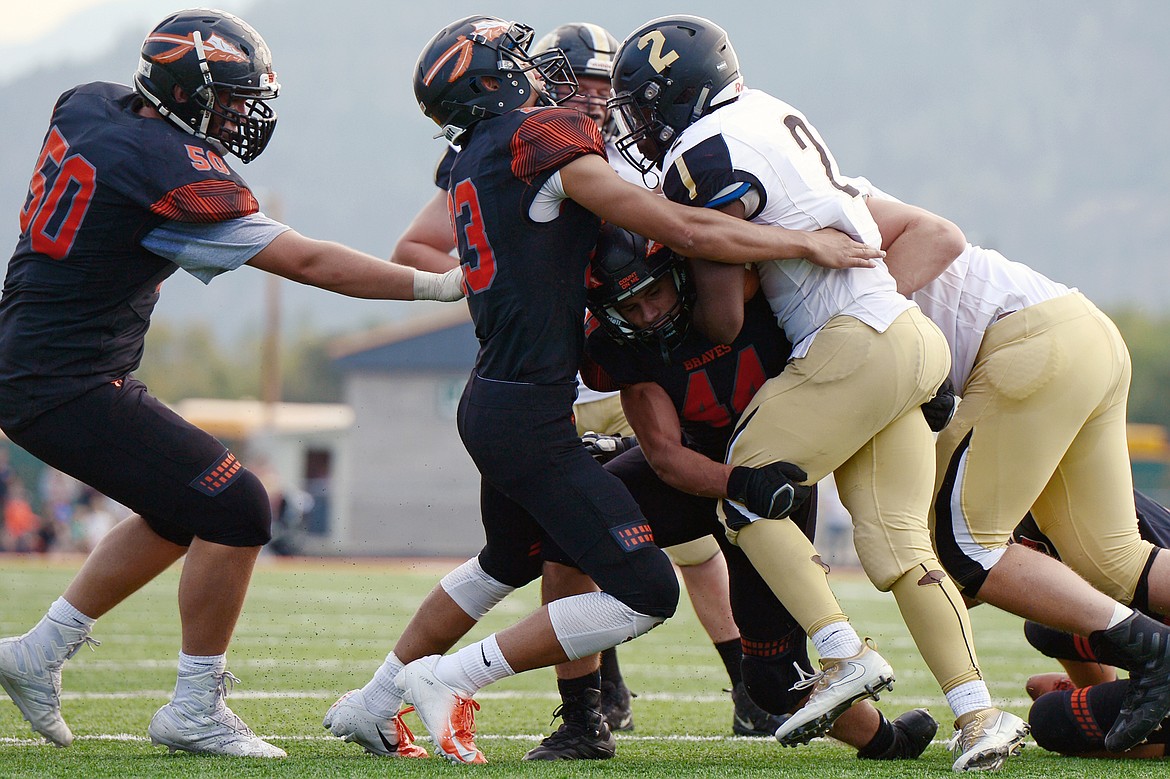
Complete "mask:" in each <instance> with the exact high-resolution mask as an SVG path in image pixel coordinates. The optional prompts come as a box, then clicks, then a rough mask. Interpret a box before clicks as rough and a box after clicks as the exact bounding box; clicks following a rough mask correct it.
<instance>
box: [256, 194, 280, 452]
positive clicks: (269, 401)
mask: <svg viewBox="0 0 1170 779" xmlns="http://www.w3.org/2000/svg"><path fill="white" fill-rule="evenodd" d="M265 200H266V201H267V207H266V208H265V212H266V213H267V214H268V215H269V216H270V217H272V218H273V219H275V220H276V221H278V222H280V221H283V216H284V215H283V213H282V211H283V208H282V203H281V200H280V196H279V195H277V194H276V193H275V192H269V193H268V196H267V197H266V198H265ZM264 277H265V281H264V338H263V342H262V344H261V352H260V399H261V401H262V402H263V404H264V426H265V427H267V428H268V429H270V430H271V429H272V428H274V427H275V426H276V404H277V403H279V402H280V398H281V388H280V385H281V369H280V329H281V321H280V320H281V310H280V309H281V305H280V303H281V301H280V286H281V282H282V281H284V279H282V278H281V277H280V276H277V275H276V274H275V273H266V274H264Z"/></svg>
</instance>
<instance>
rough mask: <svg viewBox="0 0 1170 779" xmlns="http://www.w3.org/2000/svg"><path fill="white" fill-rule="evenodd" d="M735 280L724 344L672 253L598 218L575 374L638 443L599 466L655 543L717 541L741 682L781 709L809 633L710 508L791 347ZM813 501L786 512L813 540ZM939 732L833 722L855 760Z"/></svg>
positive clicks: (909, 722) (865, 715)
mask: <svg viewBox="0 0 1170 779" xmlns="http://www.w3.org/2000/svg"><path fill="white" fill-rule="evenodd" d="M745 283H746V285H747V287H748V290H749V291H748V292H747V293H746V294H745V298H746V299H747V303H746V304H745V308H744V324H743V328H742V329H741V330H740V333H739V335H738V336H736V338H735V339H734V340H733V341H732V342H731V343H729V344H719V343H715V342H713V341H710V340H708V339H706V338H705V337H704V336H703V335H701V334H700V332H699V331H698V329H697V328H693V327H691V326H690V307H691V301H692V299H693V290H692V288H691V285H690V282H689V281H688V279H687V271H686V267H685V265H684V264H683V263H682V262H681V261H680V260H679V259H678V258H677V257H676V256H675V255H674V253H673V252H672V251H671V250H670V249H668V248H666V247H664V246H661V245H656V244H652V243H648V242H647V241H645V240H644V239H642V238H640V237H638V236H635V235H633V234H631V233H629V232H628V231H625V230H621V229H620V228H615V227H613V226H611V225H605V226H604V227H603V228H602V238H601V240H600V241H599V242H598V246H597V249H596V251H595V253H594V259H593V262H592V272H591V278H590V285H589V286H590V288H589V297H588V301H589V310H590V312H591V314H592V318H591V319H590V326H589V327H588V328H587V330H588V333H589V334H588V336H587V338H586V345H585V352H586V359H585V363H584V367H583V368H582V376H583V377H584V378H585V380H586V383H587V384H590V385H592V386H594V387H596V388H597V389H601V390H620V391H621V397H622V405H623V406H624V408H625V409H626V413H627V418H628V419H629V421H630V424H631V425H632V426H633V427H634V430H635V432H636V433H637V435H638V439H637V441H638V443H637V445H636V446H635V447H634V448H632V449H629V450H627V451H625V452H624V453H622V454H620V455H618V456H617V457H616V458H614V459H613V460H611V461H609V462H608V463H606V465H605V468H606V470H607V471H609V472H610V473H612V474H614V475H616V476H618V478H620V479H621V480H622V482H623V484H625V485H626V487H627V488H628V489H629V490H630V492H631V494H632V495H633V496H634V498H635V500H636V501H637V502H638V505H639V507H640V508H641V509H642V511H643V513H644V515H645V516H646V519H647V521H648V522H649V523H650V525H651V527H652V528H653V530H654V536H655V540H656V541H657V542H658V543H659V544H662V545H670V544H674V543H681V542H686V541H689V540H691V539H694V538H699V537H703V536H705V535H714V536H715V538H717V539H719V540H720V542H721V546H722V547H723V552H724V556H725V557H726V559H727V566H728V570H729V573H730V580H731V595H732V601H731V603H732V610H733V613H734V616H735V620H736V623H737V624H738V625H739V627H740V632H741V640H742V645H743V661H742V675H743V682H744V690H743V692H744V693H749V692H750V695H751V697H752V698H753V699H755V700H756V701H757V702H759V703H760V704H762V705H763V706H764V708H765V709H766V710H768V711H770V712H773V713H774V714H777V715H783V714H786V713H790V712H791V711H793V710H794V709H796V708H797V707H798V706H799V705H800V703H801V702H802V700H803V699H804V698H805V697H807V694H808V686H807V685H805V684H801V683H800V682H801V677H805V678H807V677H811V676H812V673H811V672H808V671H802V672H798V671H797V670H796V666H797V665H799V667H801V668H807V667H808V666H809V659H808V647H807V643H806V641H805V640H804V635H803V631H802V629H801V627H800V625H799V624H798V623H797V622H796V621H795V620H794V619H793V617H792V615H791V614H789V613H788V611H787V610H786V609H785V608H784V607H783V605H781V603H780V602H779V600H777V598H776V596H775V595H774V594H773V593H772V591H771V590H770V589H769V587H768V585H767V583H766V582H765V581H764V580H763V578H762V577H761V576H760V574H759V573H758V572H757V571H756V569H755V568H754V567H753V566H752V563H751V561H750V560H748V558H747V556H746V555H745V554H744V552H743V550H741V549H739V548H738V547H736V546H734V545H732V544H730V543H729V542H728V541H727V539H726V535H725V534H724V532H723V530H722V527H721V526H720V525H719V520H718V517H717V514H716V504H717V502H718V499H720V498H725V497H727V481H728V472H729V470H730V466H727V465H725V464H724V463H723V462H722V460H723V452H724V451H725V449H726V447H727V442H728V440H729V439H730V437H731V432H732V430H733V429H734V425H735V422H736V420H738V419H739V416H740V414H741V412H742V411H743V409H744V408H745V407H746V405H747V404H748V401H750V400H751V398H752V396H753V395H754V394H755V392H756V390H758V389H759V388H760V386H761V385H762V384H763V383H764V381H765V380H767V379H768V378H771V377H772V376H776V375H778V374H779V373H780V371H781V370H783V368H784V365H785V363H786V361H787V359H788V356H789V353H790V352H791V344H789V343H788V340H787V339H786V338H785V337H784V334H783V332H782V331H781V330H780V328H779V326H778V325H777V323H776V318H775V316H773V314H772V311H771V309H770V308H769V306H768V302H767V300H766V299H765V297H764V295H763V294H762V293H760V292H759V291H758V288H759V284H758V280H757V278H756V276H755V274H754V273H751V274H749V275H748V276H747V278H746V279H745ZM810 497H812V496H810ZM814 509H815V498H812V499H809V500H805V501H804V503H803V505H802V507H801V508H800V509H798V510H797V511H795V512H794V513H793V515H792V517H793V519H794V521H796V522H797V523H798V524H800V526H801V529H802V530H803V532H804V533H805V534H806V535H807V536H808V537H809V538H810V539H811V538H812V535H813V531H814V528H815V519H816V517H815V510H814ZM565 705H566V707H568V706H569V702H568V701H566V704H565ZM565 716H566V720H568V714H566V715H565ZM937 729H938V724H937V723H936V722H935V721H934V720H933V719H932V718H931V717H930V715H929V714H928V713H927V712H926V711H925V710H922V709H915V710H913V711H909V712H906V713H905V714H903V715H901V716H900V717H898V718H897V719H896V720H894V722H893V723H891V722H889V721H888V720H886V718H885V717H884V716H883V715H882V714H881V713H880V712H878V710H877V709H876V708H875V707H874V706H873V705H872V704H871V703H869V702H868V701H862V702H860V703H858V704H857V705H854V706H852V707H850V708H849V709H848V710H847V711H846V712H845V713H844V714H843V715H842V716H841V717H840V718H839V719H838V720H837V721H836V723H835V724H834V728H833V730H832V731H831V732H832V735H833V736H834V737H835V738H837V739H839V740H841V741H844V742H845V743H847V744H850V745H852V746H855V747H857V748H858V750H859V751H858V756H859V757H862V758H869V759H900V758H914V757H917V756H918V755H920V754H921V753H922V751H923V750H924V749H925V748H926V746H927V745H928V744H929V743H930V741H931V739H932V738H933V736H934V734H935V732H936V731H937Z"/></svg>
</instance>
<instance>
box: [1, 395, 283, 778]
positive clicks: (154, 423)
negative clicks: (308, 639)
mask: <svg viewBox="0 0 1170 779" xmlns="http://www.w3.org/2000/svg"><path fill="white" fill-rule="evenodd" d="M95 419H99V420H101V423H100V424H94V421H93V420H95ZM26 435H27V437H26ZM18 437H19V438H22V439H24V443H23V444H22V445H24V446H25V448H28V449H29V450H30V451H32V452H33V453H34V454H35V455H36V456H38V457H40V458H41V459H42V460H43V461H45V462H48V463H50V464H52V465H54V466H55V467H57V468H59V469H60V470H62V471H64V472H66V473H70V474H71V475H73V476H75V477H76V478H78V479H80V480H81V481H83V482H85V483H87V484H89V485H90V486H92V487H94V488H95V489H96V490H98V491H99V492H101V493H103V494H105V495H108V496H109V497H111V498H113V499H114V500H116V501H117V502H119V503H121V504H123V505H125V506H128V507H129V508H131V509H132V510H134V511H136V512H138V515H139V518H132V519H131V520H130V524H127V525H125V527H124V528H123V529H122V530H121V532H119V533H117V534H116V535H114V536H113V538H111V539H110V543H109V544H103V548H102V549H101V551H100V554H98V555H97V557H95V558H94V559H93V560H92V561H91V562H90V563H87V565H86V566H84V567H83V569H82V572H81V573H80V574H79V576H78V577H77V579H75V581H74V582H73V583H72V584H71V585H70V588H69V590H68V591H67V592H68V593H69V594H70V595H71V596H72V597H74V598H75V599H77V600H79V601H81V602H82V603H83V604H84V605H85V607H86V608H91V609H93V610H95V611H97V612H101V613H104V612H105V611H107V610H108V609H109V608H112V607H113V606H114V605H115V604H116V603H117V602H119V601H120V600H121V599H122V598H125V597H126V595H128V594H129V593H130V592H133V591H134V590H135V589H137V588H138V587H140V586H142V584H144V583H145V582H146V581H148V580H149V579H150V578H152V576H153V575H154V574H157V572H159V571H161V570H163V569H165V567H166V566H167V565H168V564H169V562H173V561H174V560H175V559H177V558H178V557H179V556H181V554H182V549H185V548H188V547H190V545H191V544H192V541H193V539H195V538H198V539H199V543H198V544H196V552H195V554H194V560H193V561H189V562H188V563H187V565H186V566H185V573H184V575H183V577H182V579H181V580H180V596H179V600H180V616H181V618H182V619H183V650H182V651H181V652H180V655H179V678H178V682H177V683H176V687H175V695H174V697H173V699H172V701H171V703H168V704H167V705H166V706H164V707H163V708H162V709H160V710H159V712H158V713H156V715H155V718H154V719H153V720H152V722H151V727H150V733H151V737H152V739H153V740H154V741H155V742H156V743H163V744H165V745H166V746H168V747H170V748H171V749H172V750H174V749H183V750H185V751H198V752H216V753H221V754H235V755H248V756H262V757H283V756H284V752H283V750H280V749H278V748H276V747H273V746H272V745H270V744H267V743H266V742H264V741H262V740H261V739H259V738H257V737H256V736H255V735H254V734H253V733H252V732H251V731H250V730H249V729H248V728H247V726H246V725H244V723H243V722H241V721H240V720H239V718H238V717H236V716H235V714H233V713H232V712H231V710H230V709H229V708H228V707H227V706H226V704H225V703H224V700H223V699H224V696H225V694H226V690H225V686H226V682H225V679H226V678H227V677H228V676H229V674H228V673H227V670H226V666H227V658H226V650H227V645H228V642H229V641H230V639H231V635H232V632H233V630H234V628H235V624H236V620H237V619H238V617H239V613H240V610H241V608H242V605H243V600H244V593H245V592H246V590H247V584H248V580H249V579H250V576H251V569H252V565H253V563H254V562H255V559H256V556H257V554H258V552H259V549H260V547H261V546H262V545H263V544H265V543H267V541H268V540H269V538H270V534H269V533H270V523H271V516H270V508H269V501H268V496H267V494H266V493H265V491H264V488H263V486H262V485H261V484H260V481H259V479H257V478H256V477H255V476H254V475H253V474H252V473H251V472H249V471H248V470H247V469H245V468H243V466H242V465H241V464H240V463H239V462H238V461H237V460H236V458H235V456H234V455H232V454H231V453H230V452H228V451H226V450H225V449H224V448H223V445H222V444H221V443H219V442H218V441H217V440H215V438H213V437H212V436H210V435H208V434H207V433H205V432H203V431H202V430H199V429H198V428H196V427H194V426H193V425H191V424H189V423H188V422H186V421H185V420H183V419H182V418H181V417H179V416H178V415H177V414H175V413H174V412H172V411H171V410H170V409H168V408H167V407H166V406H164V405H163V404H162V403H160V402H159V401H158V400H156V399H155V398H153V397H151V396H150V395H149V394H148V393H147V391H146V388H145V386H144V385H142V384H141V382H138V381H135V380H133V379H127V380H125V381H123V382H119V383H118V384H110V385H105V386H103V387H100V388H98V389H95V390H93V391H91V392H90V393H88V394H86V395H85V396H83V397H82V398H80V399H78V400H77V401H74V402H72V403H70V404H67V405H66V406H63V407H61V408H59V409H57V410H56V411H54V412H51V413H50V414H47V415H43V417H42V418H41V419H40V420H38V422H37V423H35V424H34V426H32V427H30V428H26V430H25V431H24V432H23V433H21V434H19V435H18ZM127 463H133V464H134V467H133V468H128V467H127V466H126V464H127ZM144 551H145V554H143V552H144ZM225 565H226V566H231V572H230V574H229V573H224V572H223V571H220V570H218V566H225ZM123 569H124V570H125V571H126V572H127V573H126V574H125V575H124V574H123V573H122V571H123ZM63 600H65V599H63ZM75 611H76V612H77V614H78V615H81V616H79V617H77V619H79V620H80V619H81V618H89V619H92V615H87V614H85V613H84V612H82V611H81V610H80V609H79V608H75ZM196 653H201V654H196ZM232 678H234V677H232Z"/></svg>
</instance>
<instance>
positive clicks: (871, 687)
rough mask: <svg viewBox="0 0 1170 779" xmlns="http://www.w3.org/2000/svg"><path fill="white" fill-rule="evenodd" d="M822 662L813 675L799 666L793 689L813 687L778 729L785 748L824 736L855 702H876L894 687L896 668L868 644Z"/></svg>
mask: <svg viewBox="0 0 1170 779" xmlns="http://www.w3.org/2000/svg"><path fill="white" fill-rule="evenodd" d="M866 640H867V641H868V639H866ZM820 662H821V670H820V672H818V673H815V674H812V675H806V674H805V673H804V672H803V670H801V669H800V668H799V667H798V668H797V670H799V671H801V677H802V678H801V680H800V681H799V682H797V683H796V684H795V685H793V687H792V689H794V690H798V689H800V690H803V689H806V688H808V687H812V688H813V689H812V693H811V694H810V695H809V698H808V701H806V702H805V704H804V706H802V707H800V708H799V709H797V710H796V712H795V713H794V714H793V715H792V716H791V717H789V718H788V719H787V720H785V721H784V724H782V725H781V726H780V727H779V728H777V729H776V740H777V741H779V742H780V743H781V744H783V745H784V746H786V747H794V746H796V745H797V744H807V743H808V742H809V741H811V740H812V739H814V738H816V737H817V736H822V735H824V734H825V733H827V732H828V731H829V728H831V727H832V726H833V723H834V722H835V721H836V719H837V718H838V717H840V716H841V715H842V714H843V713H844V712H845V710H846V709H848V708H849V707H850V706H852V705H853V704H854V703H856V702H857V701H859V700H862V699H863V698H872V699H873V700H875V701H876V700H877V699H878V693H880V692H881V691H882V690H892V689H893V687H894V669H892V668H891V667H890V664H889V663H887V662H886V661H885V658H883V657H882V656H881V655H879V654H878V653H877V652H876V651H874V650H873V649H872V648H871V647H870V646H868V645H863V646H862V647H861V651H860V652H858V653H857V654H855V655H853V657H840V658H833V657H822V658H821V660H820Z"/></svg>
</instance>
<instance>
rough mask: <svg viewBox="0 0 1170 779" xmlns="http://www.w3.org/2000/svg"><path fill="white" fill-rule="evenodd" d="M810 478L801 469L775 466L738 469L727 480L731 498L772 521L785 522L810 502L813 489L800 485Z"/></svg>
mask: <svg viewBox="0 0 1170 779" xmlns="http://www.w3.org/2000/svg"><path fill="white" fill-rule="evenodd" d="M807 479H808V474H807V473H805V472H804V469H802V468H801V467H800V466H799V465H793V464H792V463H786V462H782V461H780V462H774V463H768V464H767V465H762V466H760V467H759V468H749V467H746V466H743V465H737V466H736V467H734V468H732V469H731V475H730V476H729V477H728V478H727V497H729V498H731V499H732V500H734V501H736V502H738V503H742V504H743V505H745V506H747V508H748V511H750V512H752V513H753V514H758V515H759V516H761V517H767V518H768V519H784V518H785V517H787V516H788V515H789V514H791V513H792V512H793V511H795V510H796V509H798V508H800V504H802V503H804V501H805V500H806V499H807V498H808V496H809V494H810V493H811V492H812V487H808V486H806V485H804V484H800V482H803V481H805V480H807Z"/></svg>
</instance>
